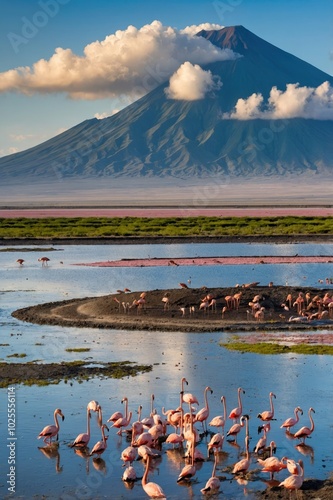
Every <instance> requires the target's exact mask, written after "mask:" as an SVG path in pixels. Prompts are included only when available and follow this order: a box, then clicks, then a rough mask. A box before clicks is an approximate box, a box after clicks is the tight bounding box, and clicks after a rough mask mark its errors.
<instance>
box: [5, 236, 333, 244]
mask: <svg viewBox="0 0 333 500" xmlns="http://www.w3.org/2000/svg"><path fill="white" fill-rule="evenodd" d="M332 242H333V236H332V235H330V234H315V235H284V236H266V235H265V236H219V237H216V236H193V237H183V236H179V237H170V238H169V237H164V236H161V237H157V236H151V237H141V236H138V237H104V238H100V237H98V238H0V246H17V245H20V246H21V245H150V244H163V245H167V244H177V243H178V244H188V243H257V244H265V243H267V244H272V243H276V244H293V245H295V244H298V243H323V244H325V243H332Z"/></svg>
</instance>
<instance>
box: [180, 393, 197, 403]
mask: <svg viewBox="0 0 333 500" xmlns="http://www.w3.org/2000/svg"><path fill="white" fill-rule="evenodd" d="M183 402H184V403H188V404H189V405H193V404H197V405H198V404H199V401H198V400H197V398H196V396H193V394H191V393H189V392H188V393H186V394H183Z"/></svg>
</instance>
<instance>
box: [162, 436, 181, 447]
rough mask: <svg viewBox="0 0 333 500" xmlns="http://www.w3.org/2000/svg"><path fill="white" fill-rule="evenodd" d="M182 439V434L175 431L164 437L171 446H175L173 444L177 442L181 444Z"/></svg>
mask: <svg viewBox="0 0 333 500" xmlns="http://www.w3.org/2000/svg"><path fill="white" fill-rule="evenodd" d="M183 441H184V436H183V435H182V434H180V435H179V434H176V433H175V432H172V433H171V434H169V435H168V437H167V438H166V441H165V442H166V443H170V444H172V445H173V448H174V447H175V444H179V445H180V446H182V444H183Z"/></svg>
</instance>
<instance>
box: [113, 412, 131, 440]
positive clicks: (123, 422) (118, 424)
mask: <svg viewBox="0 0 333 500" xmlns="http://www.w3.org/2000/svg"><path fill="white" fill-rule="evenodd" d="M131 418H132V412H131V411H130V412H129V413H128V417H127V418H126V417H123V418H118V420H116V421H115V422H114V423H113V424H112V425H111V427H116V429H119V431H118V432H117V434H118V435H119V436H121V433H122V430H121V428H122V427H127V426H128V425H129V424H130V422H131Z"/></svg>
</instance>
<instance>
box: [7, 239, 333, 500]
mask: <svg viewBox="0 0 333 500" xmlns="http://www.w3.org/2000/svg"><path fill="white" fill-rule="evenodd" d="M29 248H33V247H32V246H29ZM39 248H41V247H39ZM55 248H57V251H52V252H48V253H47V254H46V253H45V255H47V256H48V257H49V258H50V259H51V260H50V263H49V266H48V267H45V268H42V267H41V265H40V263H39V262H37V259H38V257H41V256H42V254H43V252H35V251H30V252H27V251H23V250H21V249H20V248H19V247H17V248H16V250H15V251H14V252H0V270H1V285H0V322H1V332H0V344H1V360H2V361H18V362H29V361H36V360H38V361H40V362H52V361H57V362H59V361H71V360H75V359H85V360H87V363H88V362H98V361H101V362H105V361H125V360H127V361H133V362H137V363H144V364H151V365H153V370H152V371H151V372H149V373H145V374H140V375H138V376H137V377H133V378H124V379H120V380H117V379H107V380H101V379H99V378H96V379H93V380H90V381H86V382H83V383H78V382H76V381H72V382H71V383H69V382H68V383H64V382H62V383H60V384H58V385H48V386H45V387H36V386H31V387H27V386H24V385H17V386H15V387H14V394H15V410H16V427H15V436H14V437H16V438H17V439H15V440H14V439H13V436H12V437H10V436H9V435H8V420H7V404H8V394H9V395H10V396H12V394H13V393H8V391H7V389H1V390H0V403H1V405H0V407H1V414H0V436H1V448H0V464H1V469H0V470H1V479H0V497H1V498H7V497H8V498H9V497H11V498H27V499H30V498H38V499H39V498H42V497H43V498H44V497H46V498H52V499H53V498H60V499H64V500H65V499H74V498H78V499H81V498H82V499H83V498H84V499H102V498H112V499H135V500H137V499H144V498H147V495H146V494H145V492H144V491H143V489H142V486H141V482H140V481H138V482H136V483H135V484H134V486H133V488H132V489H130V488H127V487H126V486H125V485H124V483H123V481H122V480H121V477H122V474H123V470H124V469H123V467H122V461H121V460H120V455H121V451H122V450H123V449H124V448H126V447H127V446H128V445H129V442H128V441H127V440H126V437H125V436H122V437H120V436H118V435H117V434H116V429H115V428H112V427H110V429H109V432H108V435H109V439H108V447H107V450H106V451H105V452H104V454H103V455H102V457H101V459H100V460H96V459H93V458H92V457H90V458H82V457H81V456H79V455H78V454H76V453H75V452H74V450H73V449H72V448H70V447H69V446H68V444H69V443H71V442H72V441H73V439H74V438H75V437H76V436H77V434H79V433H80V432H85V430H86V406H87V403H88V402H89V401H90V400H92V399H95V400H98V401H99V403H100V404H101V405H102V408H103V420H104V421H106V420H107V419H108V418H109V416H110V415H111V414H112V413H113V412H114V411H117V410H123V405H122V404H121V400H122V398H123V397H125V396H126V397H127V398H128V401H129V410H131V411H132V412H133V413H134V417H133V418H132V421H133V420H136V419H137V414H136V410H137V408H138V406H139V405H140V404H141V405H142V406H143V410H142V416H143V417H145V416H148V414H149V413H150V400H151V394H154V395H155V401H154V407H155V408H156V410H157V412H158V413H159V414H161V412H162V407H164V408H165V409H171V408H176V407H177V406H178V405H179V392H180V381H181V378H182V377H186V379H187V380H188V382H189V385H188V386H187V387H186V390H187V391H188V392H191V393H193V394H195V395H196V397H197V398H198V400H199V403H200V404H199V408H202V407H203V406H204V398H203V392H204V389H205V387H206V386H210V387H211V388H212V390H213V394H209V395H208V397H209V399H208V401H209V409H210V415H209V420H208V421H210V420H211V418H213V417H214V416H215V415H221V414H222V413H223V408H222V405H221V402H220V399H221V396H222V395H224V396H225V397H226V402H227V411H228V412H229V411H230V410H231V409H232V408H234V407H235V406H237V388H238V387H242V388H243V389H244V390H245V394H244V395H243V398H242V399H243V413H247V414H249V415H250V420H249V426H250V435H251V438H252V439H251V442H250V449H251V450H252V449H253V448H254V447H255V445H256V442H257V440H258V439H259V437H260V436H259V435H258V433H257V428H258V425H259V423H260V421H259V419H258V418H257V414H258V413H260V412H261V411H264V410H266V409H269V397H268V395H269V392H270V391H273V392H274V393H275V394H276V399H275V400H274V406H275V416H276V421H273V422H272V423H271V430H270V432H269V434H268V441H270V440H272V439H273V440H274V441H275V442H276V444H277V453H276V454H277V456H278V457H280V458H281V457H283V456H288V457H290V458H294V459H296V460H299V459H300V458H302V459H303V460H304V464H305V477H306V478H310V477H311V478H317V479H324V478H326V477H328V476H329V475H330V473H331V472H332V470H333V458H332V452H331V450H332V444H333V426H332V422H331V415H332V409H333V402H332V397H331V387H332V382H333V365H332V360H331V357H330V356H302V355H295V354H292V355H291V354H288V355H279V356H259V355H256V354H243V353H239V352H230V351H227V350H225V349H224V348H222V347H221V346H220V342H221V341H226V340H228V339H229V338H230V336H231V334H227V333H224V332H222V331H221V332H214V333H182V332H172V333H164V332H145V331H116V330H111V329H88V328H84V329H79V328H61V327H57V326H40V325H33V324H29V323H23V322H20V321H18V320H16V319H15V318H13V317H12V316H11V312H12V311H13V310H15V309H18V308H21V307H26V306H29V305H34V304H38V303H42V302H50V301H58V300H64V299H70V298H75V297H88V296H99V295H104V294H107V293H113V292H115V291H116V290H117V289H118V288H122V289H123V288H125V287H128V288H130V289H131V290H132V291H136V290H137V291H142V290H149V289H164V288H176V287H177V286H178V283H179V282H184V281H185V282H186V281H187V280H188V279H190V280H191V286H193V287H200V286H203V285H206V286H209V287H215V286H233V285H235V284H236V283H248V282H253V281H259V282H260V284H261V285H267V284H268V283H269V282H270V281H273V282H274V283H275V284H277V285H285V284H286V283H288V284H289V285H292V286H295V285H300V286H308V287H310V286H311V287H316V286H318V287H321V286H326V285H325V284H321V281H322V280H323V281H324V282H325V278H326V277H332V276H333V267H332V264H331V263H327V264H298V265H284V264H279V265H256V266H239V265H238V266H207V267H194V266H193V267H191V266H189V267H186V268H185V267H183V268H181V267H161V268H96V267H81V266H75V265H73V264H75V263H79V262H95V261H102V260H113V259H121V258H137V257H141V258H146V257H170V258H175V257H192V256H193V257H195V256H222V255H231V256H234V255H238V256H239V255H259V256H264V255H295V254H296V253H297V254H298V255H327V256H332V254H333V245H326V244H325V245H317V244H311V245H309V244H298V245H264V244H262V245H257V244H186V245H185V244H182V245H126V246H121V245H114V246H109V245H94V246H84V245H82V246H76V245H69V246H62V247H57V246H56V247H55ZM18 258H23V259H24V260H25V263H24V265H23V266H22V267H19V266H18V264H17V263H16V260H17V259H18ZM332 291H333V286H332ZM315 333H316V332H315V331H313V334H314V335H315ZM321 333H325V330H324V331H321ZM291 334H292V332H290V331H286V332H285V335H286V338H287V337H288V335H291ZM77 347H86V348H89V349H90V350H89V352H85V353H69V352H66V351H65V349H66V348H77ZM15 353H17V354H25V355H26V356H25V357H24V358H13V357H8V356H11V355H12V354H15ZM296 406H300V407H301V408H302V409H303V411H304V415H303V416H301V418H300V422H299V424H298V426H296V427H297V428H299V427H301V426H302V425H309V419H308V415H307V414H308V409H309V408H310V407H313V408H314V409H315V414H314V420H315V430H314V432H313V434H312V437H311V439H309V440H308V441H307V445H308V446H306V447H303V448H300V447H298V446H297V444H298V442H297V441H295V440H293V439H290V438H288V437H287V436H286V434H285V432H284V431H283V429H280V425H281V424H282V422H283V421H284V420H285V419H286V418H287V417H290V416H292V415H293V410H294V408H295V407H296ZM55 408H61V409H62V411H63V413H64V415H65V420H64V422H61V424H60V433H59V447H58V448H56V449H54V450H53V453H52V454H49V456H47V455H46V454H45V453H46V452H47V451H48V450H40V449H39V448H43V447H45V445H44V443H43V442H42V441H41V440H37V435H38V434H39V432H40V431H41V429H42V428H43V427H44V426H45V425H47V424H51V423H53V411H54V409H55ZM231 425H232V422H231V421H227V423H226V427H225V430H226V431H227V430H228V429H229V428H230V426H231ZM196 427H197V428H198V429H199V430H201V428H200V425H199V424H196ZM210 430H211V431H212V432H216V429H215V428H210ZM168 432H171V430H170V429H169V428H168ZM91 434H92V436H91V440H90V445H91V446H93V444H94V443H95V442H96V441H98V440H99V439H100V430H99V427H98V425H97V420H96V418H95V416H94V415H93V418H92V420H91ZM244 437H245V435H244V430H243V429H242V431H241V433H240V435H239V438H238V445H239V446H235V445H233V444H232V443H229V442H228V441H227V439H225V442H224V446H223V452H222V453H221V454H220V457H219V463H218V468H217V474H218V475H219V476H221V477H223V478H224V480H223V481H221V488H220V495H219V498H232V499H238V498H243V497H244V496H247V498H253V497H254V495H255V492H257V491H260V490H263V489H265V488H267V487H268V486H267V484H266V482H265V481H267V480H268V479H269V474H267V473H262V472H261V471H260V467H258V464H257V463H256V458H257V457H256V456H255V455H253V456H252V464H251V467H250V471H251V473H250V476H249V477H248V481H247V484H239V483H238V482H237V481H236V480H235V479H234V478H233V476H232V474H231V473H230V466H231V465H233V464H234V463H235V462H237V461H238V460H239V458H240V455H241V453H242V452H243V451H244ZM207 439H209V438H205V437H204V438H203V439H202V441H201V442H200V444H199V445H198V448H199V449H200V450H201V451H202V452H203V453H204V454H205V455H206V453H207ZM8 444H10V445H11V446H12V448H11V447H10V446H8ZM13 453H14V454H15V457H14V459H15V493H14V494H11V495H10V491H8V487H9V484H8V483H7V481H8V476H7V474H9V473H10V465H11V464H10V463H8V462H9V461H10V460H11V459H12V458H13ZM182 457H183V455H182V454H181V453H179V452H177V451H175V450H173V449H172V445H166V444H164V445H163V448H162V453H161V457H160V458H159V459H156V460H154V463H153V469H152V471H151V472H150V474H149V480H150V481H154V482H157V483H158V484H160V485H161V486H162V487H163V489H164V491H165V493H166V497H167V498H168V499H177V500H178V499H187V498H188V499H200V498H202V494H201V493H200V489H201V488H203V487H204V485H205V483H206V481H207V479H208V478H209V477H210V476H211V472H212V467H213V456H212V455H211V456H210V459H209V460H208V459H207V460H205V461H204V462H203V463H199V464H197V474H196V476H195V479H194V480H192V482H191V483H190V484H189V485H181V484H178V483H177V477H178V475H179V473H180V471H181V469H182V467H183V465H184V460H183V458H182ZM134 467H135V469H136V471H137V475H138V476H139V477H141V476H142V475H143V472H144V465H143V463H142V461H136V462H135V463H134ZM286 475H287V473H286V472H285V471H281V472H280V473H279V474H278V475H277V478H278V479H281V480H283V479H284V477H286Z"/></svg>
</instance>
